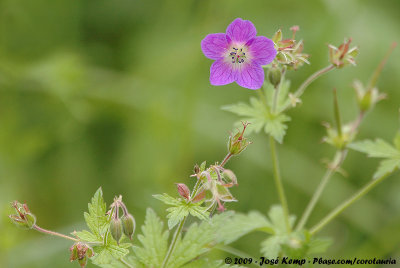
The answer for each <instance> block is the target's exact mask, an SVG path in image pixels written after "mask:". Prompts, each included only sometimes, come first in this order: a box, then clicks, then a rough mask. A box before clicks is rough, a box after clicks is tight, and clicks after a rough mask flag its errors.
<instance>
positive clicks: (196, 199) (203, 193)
mask: <svg viewBox="0 0 400 268" xmlns="http://www.w3.org/2000/svg"><path fill="white" fill-rule="evenodd" d="M205 197H206V191H204V190H203V191H201V192H200V193H198V194H197V195H196V196H195V197H193V199H192V202H193V203H198V202H200V201H202V200H203V199H204V198H205Z"/></svg>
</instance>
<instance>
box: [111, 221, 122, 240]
mask: <svg viewBox="0 0 400 268" xmlns="http://www.w3.org/2000/svg"><path fill="white" fill-rule="evenodd" d="M110 232H111V236H112V237H113V238H114V239H115V241H117V243H118V244H119V240H120V239H121V236H122V222H121V219H120V218H116V217H113V218H112V219H111V222H110Z"/></svg>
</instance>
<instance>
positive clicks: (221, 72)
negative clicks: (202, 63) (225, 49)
mask: <svg viewBox="0 0 400 268" xmlns="http://www.w3.org/2000/svg"><path fill="white" fill-rule="evenodd" d="M235 77H236V72H235V71H234V70H233V66H232V65H231V64H229V63H227V62H224V61H223V60H218V61H215V62H214V63H213V64H212V65H211V68H210V83H211V85H214V86H221V85H226V84H229V83H232V82H233V81H235Z"/></svg>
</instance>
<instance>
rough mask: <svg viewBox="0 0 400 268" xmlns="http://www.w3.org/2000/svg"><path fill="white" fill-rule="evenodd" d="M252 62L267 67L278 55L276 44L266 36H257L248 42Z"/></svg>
mask: <svg viewBox="0 0 400 268" xmlns="http://www.w3.org/2000/svg"><path fill="white" fill-rule="evenodd" d="M246 45H248V47H249V51H250V52H251V56H252V60H253V62H254V63H255V64H258V65H267V64H269V63H271V62H272V61H273V60H274V59H275V56H276V54H277V51H276V50H275V48H274V42H272V40H270V39H268V38H266V37H265V36H257V37H256V38H254V39H252V40H250V41H249V42H247V44H246Z"/></svg>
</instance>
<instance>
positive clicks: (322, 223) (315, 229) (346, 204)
mask: <svg viewBox="0 0 400 268" xmlns="http://www.w3.org/2000/svg"><path fill="white" fill-rule="evenodd" d="M388 175H389V174H386V175H384V176H381V177H379V178H378V179H376V180H373V181H371V182H369V183H368V184H366V185H365V186H364V187H363V188H361V189H360V190H359V191H358V192H357V193H355V194H354V195H353V196H352V197H350V198H349V199H347V200H346V201H344V202H343V203H342V204H341V205H339V206H338V207H336V208H335V209H334V210H333V211H332V212H331V213H329V214H328V215H327V216H326V217H325V218H323V219H322V220H321V221H320V222H319V223H318V224H316V225H315V226H314V227H312V228H311V229H310V234H311V235H314V234H316V233H318V232H319V231H321V229H322V228H324V227H325V225H327V224H328V223H329V222H331V221H332V220H333V219H334V218H336V217H337V216H338V215H339V214H340V213H342V212H343V211H344V210H345V209H346V208H348V207H349V206H350V205H351V204H353V203H354V202H356V201H357V200H358V199H360V198H361V197H363V196H364V195H365V194H367V193H368V192H369V191H371V190H372V189H373V188H374V187H375V186H376V185H378V184H379V183H380V182H381V181H383V180H384V179H385V178H386V177H387V176H388Z"/></svg>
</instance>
